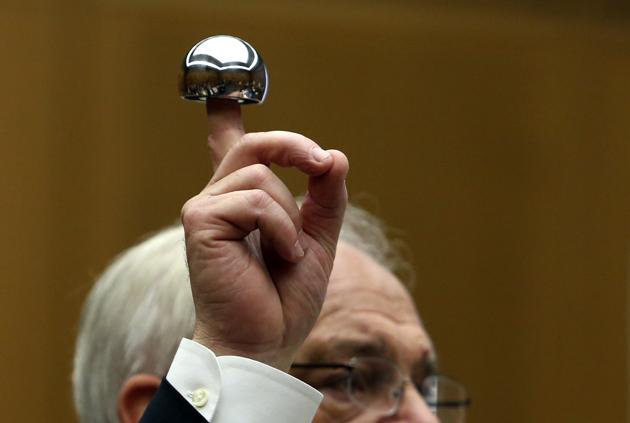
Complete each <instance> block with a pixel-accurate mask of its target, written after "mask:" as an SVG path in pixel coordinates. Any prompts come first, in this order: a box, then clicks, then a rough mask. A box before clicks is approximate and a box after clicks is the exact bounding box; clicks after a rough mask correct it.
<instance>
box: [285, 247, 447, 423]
mask: <svg viewBox="0 0 630 423" xmlns="http://www.w3.org/2000/svg"><path fill="white" fill-rule="evenodd" d="M358 357H360V358H359V359H358ZM432 357H433V349H432V345H431V341H430V339H429V336H428V335H427V333H426V332H425V330H424V328H423V327H422V323H421V322H420V319H419V317H418V314H417V312H416V309H415V306H414V303H413V300H412V299H411V297H410V295H409V294H408V293H407V290H406V289H405V288H404V287H403V286H402V284H401V283H400V281H399V280H398V279H397V278H396V277H395V276H394V275H393V274H391V273H390V272H389V271H387V270H385V269H384V268H383V267H381V266H380V265H378V264H376V263H375V262H374V261H373V260H372V259H370V258H369V257H367V256H366V255H364V254H363V253H361V252H360V251H358V250H357V249H355V248H353V247H351V246H349V245H347V244H345V243H340V244H339V247H338V249H337V257H336V259H335V266H334V268H333V271H332V274H331V278H330V284H329V287H328V293H327V296H326V301H325V302H324V306H323V309H322V312H321V315H320V317H319V319H318V321H317V323H316V325H315V327H314V329H313V331H312V332H311V334H310V335H309V337H308V338H307V339H306V341H305V343H304V344H303V346H302V349H301V350H300V352H299V354H298V356H297V358H296V362H301V363H350V364H353V365H355V364H356V365H358V366H363V367H365V369H366V371H365V372H363V373H364V374H365V376H364V377H363V378H362V379H361V380H353V381H352V382H351V384H352V386H353V389H352V392H354V395H353V396H352V397H350V396H349V395H348V386H349V382H348V377H349V376H348V375H349V371H348V369H347V368H318V369H294V371H293V374H294V375H295V376H297V377H299V378H300V379H302V380H304V381H305V382H307V383H309V384H311V385H312V386H313V387H314V388H316V389H318V390H319V391H321V392H322V393H323V394H324V401H323V402H322V405H321V406H320V408H319V410H318V412H317V414H316V416H315V419H314V420H313V421H314V422H315V423H332V422H335V423H337V422H354V423H359V422H362V423H377V422H379V423H385V422H389V423H392V422H417V423H437V421H438V420H437V419H436V417H435V416H434V415H433V414H432V413H431V411H430V409H429V408H428V407H427V405H426V403H425V402H424V401H423V399H422V397H421V396H420V395H419V393H418V391H417V390H416V389H415V387H414V385H413V384H412V383H406V384H404V385H402V386H403V388H402V391H400V394H401V396H402V397H401V400H400V406H399V407H398V409H397V411H396V412H395V413H394V414H392V413H391V412H390V413H388V412H387V411H385V412H384V411H383V410H384V409H385V408H387V407H386V406H380V407H379V404H380V403H379V399H378V398H377V396H375V395H373V394H370V392H371V391H370V389H368V386H370V387H374V386H378V384H379V383H386V382H387V381H383V380H382V378H377V377H374V376H371V375H372V374H376V372H377V371H380V370H384V369H390V368H391V367H388V366H389V364H388V363H395V365H396V366H397V367H398V368H399V370H400V373H399V374H400V375H402V376H404V377H405V378H410V379H412V380H422V378H423V377H424V375H425V374H428V373H431V371H432V366H433V361H432ZM383 359H385V360H383ZM367 369H369V371H368V370H367ZM355 373H356V372H355ZM385 373H386V372H385ZM379 374H380V373H379ZM353 377H354V376H353ZM383 401H385V402H386V401H387V395H386V396H385V399H384V400H383ZM380 405H383V404H380ZM388 414H389V415H388Z"/></svg>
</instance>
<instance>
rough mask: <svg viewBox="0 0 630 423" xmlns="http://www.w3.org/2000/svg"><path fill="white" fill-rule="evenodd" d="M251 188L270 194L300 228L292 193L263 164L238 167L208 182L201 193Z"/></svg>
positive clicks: (298, 211) (297, 228)
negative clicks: (216, 179) (215, 180)
mask: <svg viewBox="0 0 630 423" xmlns="http://www.w3.org/2000/svg"><path fill="white" fill-rule="evenodd" d="M252 189H261V190H263V191H265V192H266V193H267V194H268V195H270V196H271V198H273V200H274V201H275V202H276V203H278V204H279V205H280V207H282V208H283V209H284V211H285V212H286V213H287V214H288V215H289V217H290V218H291V221H292V222H293V224H294V226H295V227H296V230H297V231H300V230H301V228H302V218H301V216H300V210H299V208H298V206H297V203H296V202H295V198H294V197H293V194H291V191H289V189H288V188H287V186H286V185H285V184H284V183H283V182H282V181H281V180H280V178H279V177H278V176H277V175H276V174H275V173H273V172H272V171H271V169H269V168H268V167H267V166H265V165H262V164H254V165H250V166H247V167H244V168H242V169H238V170H236V171H235V172H232V173H230V174H229V175H227V176H226V177H224V178H222V179H220V180H218V181H217V182H214V183H210V184H208V185H207V186H206V188H204V189H203V191H201V194H205V195H220V194H225V193H228V192H232V191H245V190H252Z"/></svg>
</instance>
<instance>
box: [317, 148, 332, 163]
mask: <svg viewBox="0 0 630 423" xmlns="http://www.w3.org/2000/svg"><path fill="white" fill-rule="evenodd" d="M313 157H314V158H315V160H317V161H318V162H323V161H326V160H328V159H329V158H330V153H329V152H327V151H324V150H322V149H321V148H319V147H313Z"/></svg>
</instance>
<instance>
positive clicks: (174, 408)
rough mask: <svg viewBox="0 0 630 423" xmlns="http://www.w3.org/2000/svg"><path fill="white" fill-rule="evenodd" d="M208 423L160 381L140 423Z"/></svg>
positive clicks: (166, 384) (175, 391)
mask: <svg viewBox="0 0 630 423" xmlns="http://www.w3.org/2000/svg"><path fill="white" fill-rule="evenodd" d="M180 422H181V423H208V421H207V420H206V419H205V418H204V417H203V416H202V415H201V414H200V413H199V412H198V411H197V410H195V408H194V407H193V406H192V405H191V404H190V403H189V402H188V401H186V399H185V398H183V397H182V396H181V395H180V393H179V392H177V390H176V389H175V388H174V387H173V385H171V384H170V383H168V381H167V380H166V379H162V383H161V384H160V388H159V389H158V391H157V393H156V394H155V397H153V399H152V400H151V402H150V403H149V406H148V407H147V409H146V410H145V412H144V415H143V416H142V419H140V423H180Z"/></svg>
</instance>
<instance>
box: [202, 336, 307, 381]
mask: <svg viewBox="0 0 630 423" xmlns="http://www.w3.org/2000/svg"><path fill="white" fill-rule="evenodd" d="M192 340H193V341H194V342H197V343H198V344H200V345H203V346H204V347H206V348H208V349H209V350H211V351H212V352H213V353H214V355H215V356H217V357H220V356H237V357H245V358H249V359H251V360H255V361H258V362H261V363H264V364H266V365H268V366H271V367H274V368H276V369H278V370H281V371H283V372H285V373H288V372H289V369H290V368H291V363H292V362H293V356H294V354H287V353H286V351H282V349H273V348H272V349H264V348H261V347H256V348H252V347H251V346H249V348H244V347H242V346H234V345H229V344H226V343H225V342H220V341H217V340H216V339H215V338H213V337H209V336H205V335H201V334H197V333H195V334H194V335H193V337H192Z"/></svg>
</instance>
